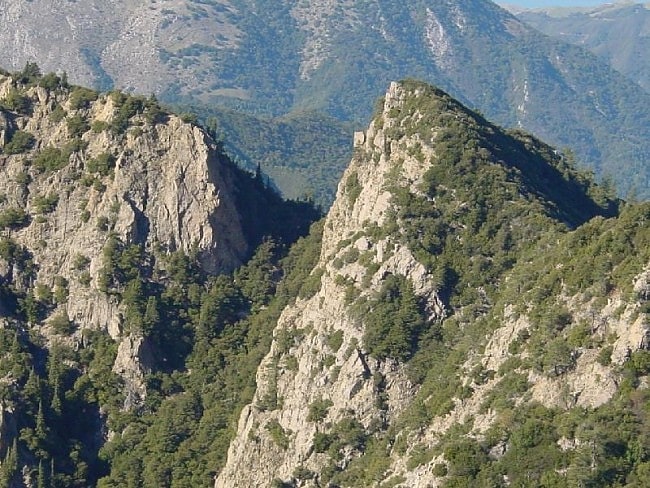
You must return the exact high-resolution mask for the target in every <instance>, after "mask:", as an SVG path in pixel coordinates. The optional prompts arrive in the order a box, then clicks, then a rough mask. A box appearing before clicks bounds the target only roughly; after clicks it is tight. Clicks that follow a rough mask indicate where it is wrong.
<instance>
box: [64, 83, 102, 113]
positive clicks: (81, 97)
mask: <svg viewBox="0 0 650 488" xmlns="http://www.w3.org/2000/svg"><path fill="white" fill-rule="evenodd" d="M97 96H98V95H97V92H95V91H93V90H89V89H88V88H84V87H81V86H78V87H75V89H74V90H72V93H71V94H70V99H69V102H70V108H71V109H73V110H77V109H80V108H88V107H89V106H90V103H91V102H94V101H95V100H97Z"/></svg>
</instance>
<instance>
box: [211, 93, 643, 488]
mask: <svg viewBox="0 0 650 488" xmlns="http://www.w3.org/2000/svg"><path fill="white" fill-rule="evenodd" d="M594 197H595V198H594ZM615 211H616V204H615V202H614V201H612V200H609V197H608V195H607V192H604V190H603V189H602V188H599V187H596V186H594V185H593V183H592V182H591V181H590V179H589V178H588V177H586V175H584V174H580V173H579V172H577V171H576V170H575V169H573V168H572V167H571V165H570V164H568V163H567V162H566V160H565V159H564V157H562V156H560V155H558V154H556V152H555V151H554V150H553V149H552V148H551V147H549V146H547V145H545V144H543V143H541V142H540V141H538V140H536V139H534V138H533V137H531V136H529V135H527V134H524V133H520V132H513V133H507V132H505V131H503V130H502V129H500V128H499V127H497V126H495V125H493V124H491V123H489V122H487V121H486V120H485V119H484V118H483V117H482V116H481V115H479V114H477V113H475V112H472V111H471V110H468V109H467V108H465V107H464V106H463V105H462V104H460V103H459V102H457V101H455V100H453V99H452V98H451V97H449V96H448V95H446V94H445V93H444V92H442V91H441V90H438V89H436V88H434V87H431V86H429V85H426V84H424V83H420V82H415V81H404V82H401V83H392V84H391V85H390V88H389V90H388V92H387V93H386V95H385V97H383V99H381V101H380V103H379V104H378V105H377V108H376V112H375V115H374V117H373V120H372V122H371V123H370V125H369V127H368V129H367V130H366V131H364V132H359V133H357V134H356V135H355V149H354V157H353V159H352V161H351V163H350V166H349V167H348V169H347V170H346V172H345V174H344V176H343V179H342V181H341V183H340V184H339V187H338V192H337V198H336V200H335V202H334V204H333V206H332V208H331V210H330V212H329V213H328V216H327V218H326V220H325V222H324V227H323V236H322V243H321V249H320V259H319V261H318V263H317V265H316V267H315V268H314V269H313V271H312V272H311V275H310V277H309V278H308V280H307V281H306V282H305V286H306V288H305V292H304V293H303V294H302V295H301V298H300V299H298V300H296V302H295V304H292V305H289V306H288V307H286V308H285V309H284V311H283V312H282V315H281V316H280V319H279V320H278V324H277V326H276V329H275V331H274V334H273V336H274V341H273V343H272V345H271V350H270V352H269V353H268V354H267V356H266V357H265V358H264V359H263V361H262V363H261V365H260V367H259V368H258V372H257V379H256V384H257V391H256V393H255V396H254V399H253V401H252V403H251V404H250V405H248V406H247V407H245V408H244V410H243V412H242V414H241V416H240V420H239V424H238V429H237V435H236V437H235V439H234V440H233V442H232V443H231V445H230V448H229V452H228V461H227V463H226V465H225V467H224V468H223V470H222V471H221V472H220V474H219V476H218V478H217V482H216V487H218V488H225V487H244V486H246V487H249V486H253V487H263V486H269V485H272V484H273V483H275V485H276V486H301V487H302V486H305V487H306V486H309V487H311V486H314V487H316V486H345V487H348V486H349V487H357V486H375V485H377V484H383V483H386V484H387V485H388V486H404V487H406V486H409V487H410V486H472V485H474V484H476V483H479V480H483V479H497V478H491V476H492V475H491V473H492V472H493V471H497V472H498V473H506V474H507V476H508V477H509V478H511V479H513V480H523V479H525V476H534V477H535V479H537V480H539V479H540V477H541V476H542V474H544V473H546V474H545V476H551V474H549V473H555V468H556V464H555V463H554V461H552V459H555V458H556V457H561V456H569V458H570V459H571V461H569V464H570V465H571V463H573V462H575V463H576V464H578V463H579V459H580V455H581V454H580V452H579V451H580V450H579V449H578V448H577V447H575V446H578V445H579V444H580V442H582V441H581V440H579V438H580V435H579V434H575V437H571V440H570V441H567V442H569V443H572V444H571V445H572V446H573V447H570V448H564V447H563V448H562V450H563V451H564V452H565V454H562V452H561V451H560V447H559V445H558V444H557V443H555V441H556V440H557V439H558V438H559V437H560V436H561V434H559V433H558V431H556V430H553V434H552V435H551V436H550V437H549V439H551V438H552V439H554V440H552V441H551V440H549V441H548V442H547V441H544V442H545V444H544V446H545V448H546V449H548V450H549V452H550V453H551V454H549V456H550V457H549V459H550V461H548V462H546V461H544V462H539V463H537V465H535V467H534V468H530V469H528V471H526V472H524V470H523V468H522V466H521V465H520V464H519V463H518V462H516V461H514V460H516V459H526V460H527V461H526V462H530V463H535V462H536V461H535V459H536V455H535V453H534V450H526V449H522V448H521V446H519V445H518V444H516V442H517V441H516V439H517V436H519V435H524V434H523V433H522V429H523V430H525V429H526V428H528V427H526V426H527V425H529V424H527V423H526V422H532V423H535V425H537V422H542V423H543V422H546V421H545V420H540V419H539V418H538V417H534V416H533V415H532V414H531V417H530V418H529V419H528V420H527V419H526V417H525V416H526V415H528V413H523V412H529V409H534V408H538V409H539V411H540V412H541V411H543V412H546V413H543V414H539V415H542V417H543V416H544V415H548V416H552V415H557V419H558V420H557V422H558V423H557V424H553V427H552V428H553V429H559V428H560V427H559V426H560V425H562V422H563V421H566V419H567V418H570V417H571V415H573V414H574V412H575V411H578V410H579V409H581V408H594V409H597V408H598V407H600V406H601V405H604V404H606V403H607V402H608V401H609V400H610V399H611V398H612V397H614V396H615V395H616V394H617V388H616V387H615V386H614V385H615V384H616V381H617V380H616V378H617V377H618V375H619V373H618V372H617V370H616V367H615V366H614V365H622V364H623V363H624V361H625V356H626V354H627V353H626V351H628V349H629V350H630V351H638V350H639V348H643V347H645V346H643V344H647V340H646V342H644V339H643V338H644V337H646V338H647V334H648V329H647V325H644V323H645V322H644V319H641V318H639V316H638V315H636V314H635V310H637V309H638V307H639V306H640V305H639V304H640V303H641V302H640V301H639V300H642V299H641V298H640V296H639V295H635V296H634V297H633V298H631V299H630V300H629V301H628V299H627V298H623V295H617V297H616V298H612V301H611V303H610V304H609V305H608V306H607V307H604V306H603V305H604V303H603V302H600V301H598V300H594V299H593V297H594V295H593V294H594V293H595V294H597V293H598V291H597V290H598V289H599V287H600V286H601V283H600V280H601V279H605V280H606V281H608V282H609V283H610V284H611V286H612V288H616V287H620V289H621V290H623V289H626V290H630V289H632V286H633V285H634V286H640V287H643V286H645V285H644V284H643V283H645V281H644V280H645V278H643V276H645V275H644V274H643V273H644V269H647V266H648V264H650V255H649V254H648V251H647V250H644V248H643V247H644V245H645V244H643V242H647V240H648V239H649V238H650V236H649V235H648V232H647V228H646V227H645V226H644V224H643V223H642V222H639V223H637V224H633V225H632V228H631V229H630V238H631V239H632V240H633V241H634V243H635V244H634V245H633V246H632V248H631V249H627V250H625V251H623V250H622V249H620V248H618V247H617V246H614V248H616V249H618V250H617V251H611V252H613V253H614V254H616V256H617V257H616V258H615V261H616V262H620V261H618V260H619V259H623V256H625V255H627V253H628V252H629V253H630V254H629V256H630V258H631V260H632V261H633V262H634V263H635V264H633V265H631V263H630V267H629V268H628V267H627V264H626V265H625V268H626V269H627V270H628V271H627V272H626V273H623V274H624V275H625V277H624V278H623V275H620V276H619V278H620V279H619V278H616V279H614V278H613V275H611V274H609V273H610V272H609V271H606V272H604V273H605V274H606V275H607V278H605V277H604V275H598V273H592V272H591V271H592V270H591V269H590V268H589V266H587V265H585V259H587V260H590V259H593V256H590V255H589V251H588V250H587V251H586V253H585V248H588V247H589V246H603V248H602V249H604V248H605V247H607V244H605V242H607V238H605V239H604V240H603V241H601V242H599V239H600V232H601V231H602V232H604V233H607V232H605V229H608V232H616V231H615V230H614V229H615V228H616V227H617V225H619V224H618V223H617V219H611V220H607V219H603V218H602V217H601V216H602V215H606V214H607V213H609V212H615ZM640 215H648V208H647V206H646V207H641V208H638V209H632V210H629V213H628V214H627V215H626V217H625V219H623V220H625V221H626V222H627V223H621V224H620V225H621V226H623V227H625V226H626V225H629V224H630V222H634V221H637V219H639V216H640ZM594 217H596V218H594ZM641 221H643V218H642V219H641ZM572 229H577V230H572ZM631 236H634V237H631ZM568 248H570V249H571V250H568ZM565 253H567V254H565ZM632 256H633V257H632ZM607 259H608V258H607ZM599 266H600V265H599ZM565 267H566V270H567V271H564V269H565ZM597 269H601V270H602V269H603V268H600V267H598V268H597ZM612 269H617V268H616V267H614V268H612ZM618 269H619V271H621V268H618ZM569 270H570V271H569ZM632 270H633V271H632ZM578 275H579V277H578ZM545 276H550V277H552V278H545ZM614 281H615V282H616V285H614V284H613V283H614ZM610 290H611V289H610ZM611 306H613V307H619V310H621V311H622V312H621V315H619V316H618V317H617V318H614V317H613V316H612V315H611V310H612V308H610V307H611ZM589 314H593V317H594V320H595V322H594V323H596V322H598V321H609V323H610V327H611V328H610V329H609V330H610V332H613V333H614V334H615V336H616V338H615V339H614V336H612V341H613V342H611V343H608V344H609V345H607V344H606V343H605V342H604V340H603V337H604V336H602V334H603V331H602V329H599V328H598V327H595V326H594V327H587V326H586V325H585V323H584V319H585V317H587V316H589ZM556 324H557V326H556ZM614 331H615V332H614ZM581 334H582V335H581ZM578 336H580V337H581V338H580V339H577V337H578ZM606 345H607V347H605V346H606ZM547 346H548V349H547ZM602 348H605V352H601V350H602ZM642 353H643V352H641V353H639V354H642ZM596 356H598V357H602V356H607V358H608V359H607V360H608V361H609V362H610V363H609V364H611V365H613V366H612V367H608V366H605V365H601V364H600V363H597V362H596V361H595V358H596ZM638 374H640V375H643V374H645V373H643V371H641V370H640V371H639V372H638ZM596 384H601V385H602V391H600V392H599V393H598V394H596V393H595V392H593V393H592V390H593V389H594V388H595V389H598V387H597V386H596ZM564 390H567V391H570V392H573V393H574V394H575V396H574V397H573V398H574V400H573V401H571V400H570V399H569V396H566V398H565V397H563V396H562V395H559V394H558V395H556V394H553V395H547V394H545V392H548V391H564ZM576 392H577V393H576ZM515 405H516V406H517V407H516V408H517V409H518V410H515ZM534 405H537V407H534ZM574 408H575V409H576V410H575V411H574V410H572V409H574ZM556 409H557V411H556ZM516 412H521V413H516ZM552 412H556V413H552ZM513 416H514V417H516V421H514V422H512V420H510V421H509V420H508V419H511V418H512V417H513ZM560 419H564V420H560ZM548 422H550V421H548ZM556 425H557V427H556ZM549 428H550V427H549ZM538 442H540V443H542V441H541V440H539V441H538ZM630 442H633V440H632V438H630ZM493 451H494V452H495V453H496V452H497V451H498V453H499V454H494V455H493V454H492V452H493ZM567 452H568V454H567ZM506 453H510V454H508V455H506ZM468 456H469V457H468ZM517 456H518V457H517ZM468 459H470V461H468ZM468 463H470V464H468ZM571 469H573V468H571ZM576 469H578V468H576ZM504 476H505V475H504ZM558 476H559V479H564V478H563V475H558ZM499 479H501V480H503V479H504V478H503V477H502V476H501V477H499ZM454 483H455V484H454ZM560 483H561V481H560ZM496 486H500V485H499V484H498V483H497V484H496Z"/></svg>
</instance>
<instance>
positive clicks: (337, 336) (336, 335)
mask: <svg viewBox="0 0 650 488" xmlns="http://www.w3.org/2000/svg"><path fill="white" fill-rule="evenodd" d="M342 344H343V331H342V330H340V329H339V330H337V331H335V332H332V333H331V334H330V335H328V336H327V345H328V346H329V348H330V349H331V350H332V351H334V352H337V351H338V350H339V349H340V348H341V345H342Z"/></svg>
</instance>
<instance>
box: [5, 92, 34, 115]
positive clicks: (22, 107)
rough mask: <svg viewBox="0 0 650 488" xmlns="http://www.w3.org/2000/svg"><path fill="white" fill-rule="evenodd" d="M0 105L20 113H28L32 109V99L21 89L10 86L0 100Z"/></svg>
mask: <svg viewBox="0 0 650 488" xmlns="http://www.w3.org/2000/svg"><path fill="white" fill-rule="evenodd" d="M0 107H2V108H4V109H5V110H11V111H12V112H17V113H19V114H22V115H29V112H30V111H31V109H32V100H31V99H30V98H29V97H28V96H27V95H25V94H23V92H22V91H20V90H18V89H16V88H11V89H10V90H9V91H8V92H7V94H6V95H5V98H4V99H3V100H2V101H0Z"/></svg>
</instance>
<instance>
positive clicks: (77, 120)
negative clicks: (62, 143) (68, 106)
mask: <svg viewBox="0 0 650 488" xmlns="http://www.w3.org/2000/svg"><path fill="white" fill-rule="evenodd" d="M66 124H67V127H68V135H69V136H70V137H81V136H82V135H83V134H84V133H85V132H87V131H88V130H90V125H89V124H88V121H87V120H86V118H85V117H82V116H81V115H79V114H75V115H72V116H70V117H68V118H67V119H66Z"/></svg>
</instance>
